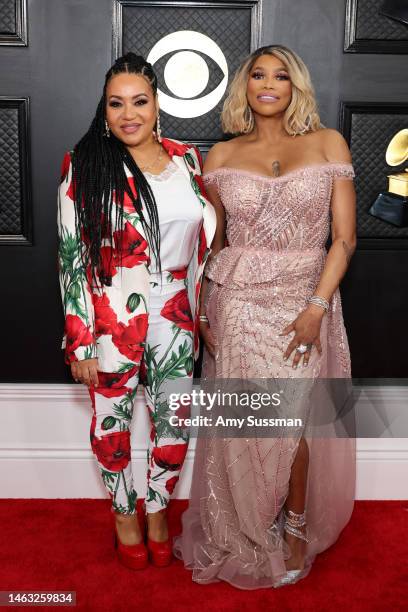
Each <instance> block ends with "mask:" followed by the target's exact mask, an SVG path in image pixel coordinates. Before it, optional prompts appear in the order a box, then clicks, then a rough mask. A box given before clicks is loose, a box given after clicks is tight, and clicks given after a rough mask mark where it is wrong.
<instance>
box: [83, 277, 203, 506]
mask: <svg viewBox="0 0 408 612" xmlns="http://www.w3.org/2000/svg"><path fill="white" fill-rule="evenodd" d="M151 279H153V280H151V282H150V286H151V290H150V300H149V325H148V330H147V336H146V341H145V349H144V353H143V357H142V361H141V363H140V366H139V365H134V364H128V367H127V368H126V364H124V371H123V372H119V373H117V372H115V373H107V372H99V373H98V376H99V385H98V387H92V388H90V396H91V400H92V407H93V418H92V423H91V432H90V437H91V445H92V450H93V452H94V454H95V455H96V457H97V460H98V466H99V468H100V472H101V475H102V479H103V483H104V485H105V487H106V489H107V491H108V493H109V495H110V497H111V499H112V510H113V511H115V512H120V513H123V514H134V512H135V506H136V498H137V494H136V491H135V490H134V488H133V475H132V462H131V444H130V425H131V422H132V416H133V404H134V398H135V396H136V391H137V387H138V384H139V382H142V383H143V384H144V391H145V399H146V404H147V408H148V410H149V416H150V422H151V431H150V440H149V444H148V450H147V462H148V466H147V467H148V469H147V493H146V500H145V503H146V510H147V512H157V511H158V510H161V509H162V508H165V507H166V506H167V503H168V500H169V497H170V494H171V493H172V492H173V489H174V487H175V485H176V483H177V481H178V479H179V473H180V470H181V468H182V465H183V462H184V459H185V456H186V452H187V446H188V436H189V432H188V430H187V429H185V428H180V427H175V426H173V425H172V424H171V418H170V417H172V416H174V415H175V414H176V415H178V416H180V414H178V412H180V411H177V412H175V411H174V405H173V410H172V409H171V407H170V402H169V394H170V392H171V393H174V391H175V390H179V392H180V393H190V392H191V388H192V382H193V378H192V376H193V365H194V361H193V321H192V315H191V309H190V304H189V300H188V294H187V279H186V274H185V271H183V270H179V271H177V272H173V273H171V272H168V271H165V272H162V276H161V280H162V284H160V276H159V275H158V274H157V275H155V274H152V275H151ZM172 402H173V400H172ZM183 410H184V407H183ZM184 412H185V410H184ZM184 416H187V415H186V414H184V413H183V417H184ZM176 420H177V419H176ZM173 421H174V419H173Z"/></svg>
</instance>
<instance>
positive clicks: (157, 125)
mask: <svg viewBox="0 0 408 612" xmlns="http://www.w3.org/2000/svg"><path fill="white" fill-rule="evenodd" d="M156 139H157V142H161V141H162V135H161V128H160V113H159V112H158V113H157V121H156Z"/></svg>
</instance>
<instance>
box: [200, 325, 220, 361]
mask: <svg viewBox="0 0 408 612" xmlns="http://www.w3.org/2000/svg"><path fill="white" fill-rule="evenodd" d="M200 334H201V337H202V339H203V340H204V344H205V346H206V348H207V351H208V352H209V353H210V355H211V356H212V357H215V353H216V348H215V338H214V334H213V333H212V331H211V327H210V326H209V324H208V323H206V322H205V321H200Z"/></svg>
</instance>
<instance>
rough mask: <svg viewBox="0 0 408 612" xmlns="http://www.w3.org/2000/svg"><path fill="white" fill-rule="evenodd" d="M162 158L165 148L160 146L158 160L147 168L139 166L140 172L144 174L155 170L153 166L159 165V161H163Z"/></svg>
mask: <svg viewBox="0 0 408 612" xmlns="http://www.w3.org/2000/svg"><path fill="white" fill-rule="evenodd" d="M162 157H163V146H162V145H160V146H159V154H158V155H157V157H156V159H155V160H154V161H153V162H152V163H151V164H148V165H147V166H139V168H140V170H141V171H142V172H146V170H150V168H153V166H155V165H156V164H157V163H159V161H160V160H161V158H162Z"/></svg>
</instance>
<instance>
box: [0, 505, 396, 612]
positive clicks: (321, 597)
mask: <svg viewBox="0 0 408 612" xmlns="http://www.w3.org/2000/svg"><path fill="white" fill-rule="evenodd" d="M185 507H186V502H184V501H174V502H172V504H171V505H170V508H169V517H170V526H171V529H172V531H173V533H178V532H179V531H180V514H181V512H182V511H183V510H184V509H185ZM0 520H1V542H2V543H1V550H0V591H10V590H36V589H38V590H64V591H68V590H75V591H76V593H77V606H76V608H71V609H80V610H92V611H93V610H95V611H97V612H110V611H112V612H122V611H123V612H125V611H126V612H132V611H133V610H147V611H149V612H156V610H162V611H163V612H173V610H179V609H184V610H194V611H197V612H207V611H209V612H210V611H211V612H212V611H215V610H219V609H221V610H223V611H224V610H225V611H238V610H239V611H240V612H241V611H246V610H248V611H249V610H250V611H251V612H254V611H257V610H264V609H265V611H266V610H271V611H273V612H275V611H279V612H280V611H286V610H289V611H292V610H293V611H297V610H299V611H300V610H302V611H303V610H314V611H316V610H324V611H327V610H329V611H331V610H343V609H346V610H347V612H349V611H350V610H362V611H366V610H373V611H378V612H380V611H381V612H384V610H390V611H391V610H392V611H393V612H394V611H395V610H407V609H408V501H381V502H378V501H364V502H357V503H356V506H355V510H354V513H353V517H352V519H351V521H350V523H349V524H348V526H347V527H346V529H345V530H344V531H343V533H342V535H341V537H340V539H339V541H338V542H337V543H336V544H335V545H334V546H333V547H332V548H331V549H329V550H328V551H326V552H325V553H323V554H322V555H319V556H318V557H317V559H316V561H315V564H314V566H313V568H312V571H311V573H310V574H309V576H308V577H307V578H306V579H305V580H304V581H301V582H299V583H298V584H296V585H292V586H287V587H284V588H281V589H276V590H274V589H267V590H263V589H262V590H259V591H240V590H237V589H234V588H233V587H231V586H229V585H228V584H225V583H218V584H212V585H207V586H201V585H198V584H195V583H193V582H192V581H191V572H189V571H187V570H185V569H184V567H183V565H182V563H181V561H174V562H173V564H172V565H171V566H170V567H168V568H164V569H156V568H153V567H149V568H148V569H147V570H145V571H141V572H132V571H130V570H127V569H126V568H123V567H122V566H120V565H119V564H118V563H117V561H116V559H115V555H114V549H113V536H112V532H111V522H110V513H109V500H106V501H105V500H43V499H41V500H14V499H3V500H0ZM53 608H54V607H53ZM8 609H11V608H8ZM14 609H16V608H14ZM21 609H22V608H21ZM24 609H27V608H24ZM47 609H50V608H47ZM59 609H70V608H64V607H63V608H59Z"/></svg>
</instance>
